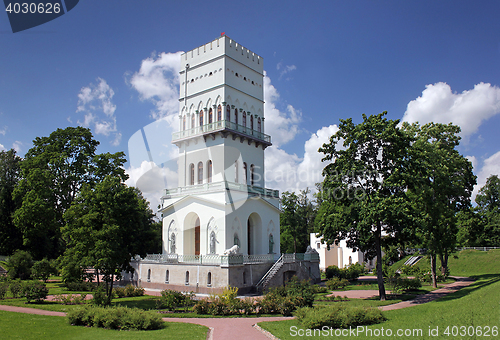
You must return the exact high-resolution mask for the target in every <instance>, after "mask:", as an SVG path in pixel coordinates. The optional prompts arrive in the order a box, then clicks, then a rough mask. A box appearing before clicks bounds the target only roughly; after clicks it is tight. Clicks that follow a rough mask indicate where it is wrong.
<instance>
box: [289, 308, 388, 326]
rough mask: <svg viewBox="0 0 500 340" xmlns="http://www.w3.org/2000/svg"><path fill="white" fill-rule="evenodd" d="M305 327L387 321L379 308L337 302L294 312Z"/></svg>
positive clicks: (360, 324)
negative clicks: (350, 305) (349, 305)
mask: <svg viewBox="0 0 500 340" xmlns="http://www.w3.org/2000/svg"><path fill="white" fill-rule="evenodd" d="M294 314H295V316H296V317H297V320H298V321H299V322H300V324H301V325H302V326H303V327H304V328H308V329H312V328H317V329H321V328H322V327H324V326H327V327H332V328H349V327H357V326H362V325H372V324H376V323H380V322H382V321H385V320H386V319H385V317H384V316H383V314H382V312H381V311H380V310H379V309H378V308H372V307H368V308H367V307H347V306H345V305H340V304H338V305H337V304H335V305H333V306H328V307H315V308H310V307H303V308H299V309H297V311H296V312H295V313H294Z"/></svg>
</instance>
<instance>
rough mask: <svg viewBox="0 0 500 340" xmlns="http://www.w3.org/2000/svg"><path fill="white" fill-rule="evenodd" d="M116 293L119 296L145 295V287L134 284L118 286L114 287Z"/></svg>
mask: <svg viewBox="0 0 500 340" xmlns="http://www.w3.org/2000/svg"><path fill="white" fill-rule="evenodd" d="M114 292H115V295H116V296H117V297H119V298H123V297H134V296H143V295H144V288H139V287H134V286H133V285H130V284H129V285H126V286H125V287H123V288H122V287H118V288H115V289H114Z"/></svg>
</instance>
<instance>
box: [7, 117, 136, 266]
mask: <svg viewBox="0 0 500 340" xmlns="http://www.w3.org/2000/svg"><path fill="white" fill-rule="evenodd" d="M98 144H99V142H98V141H96V140H94V139H93V136H92V133H91V132H90V130H89V129H86V128H83V127H68V128H66V129H57V130H56V131H54V132H52V133H51V134H50V136H49V137H37V138H36V139H35V140H34V141H33V147H32V148H31V149H30V150H28V152H27V153H26V155H25V158H24V160H23V161H22V163H21V170H22V179H21V180H20V181H19V185H18V186H17V187H16V188H15V190H14V197H15V198H16V199H18V200H20V201H21V202H22V204H21V207H20V208H19V209H17V210H16V212H15V214H14V223H15V224H16V226H17V227H18V228H19V230H20V231H21V232H22V235H23V245H24V247H25V248H26V249H27V250H29V251H30V252H31V253H32V255H33V256H34V258H35V259H42V258H44V257H48V258H56V257H57V256H58V255H60V254H61V253H62V252H63V251H64V247H65V245H64V241H63V240H62V238H61V228H62V227H63V225H64V220H63V214H64V212H65V211H66V210H67V209H68V208H69V207H70V205H71V203H72V202H73V200H74V199H75V197H76V196H77V195H78V193H79V192H80V190H81V188H82V186H83V185H90V186H94V185H96V183H98V182H99V181H101V180H102V179H103V178H104V177H105V176H106V175H110V174H111V175H116V176H119V177H120V178H122V179H125V178H126V177H127V175H126V174H125V171H124V169H123V167H122V165H123V164H124V163H125V157H124V154H123V153H122V152H118V153H115V154H109V153H106V154H96V147H97V145H98Z"/></svg>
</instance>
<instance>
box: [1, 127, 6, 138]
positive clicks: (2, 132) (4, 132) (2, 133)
mask: <svg viewBox="0 0 500 340" xmlns="http://www.w3.org/2000/svg"><path fill="white" fill-rule="evenodd" d="M6 133H7V126H4V127H3V128H2V129H0V135H3V136H5V134H6Z"/></svg>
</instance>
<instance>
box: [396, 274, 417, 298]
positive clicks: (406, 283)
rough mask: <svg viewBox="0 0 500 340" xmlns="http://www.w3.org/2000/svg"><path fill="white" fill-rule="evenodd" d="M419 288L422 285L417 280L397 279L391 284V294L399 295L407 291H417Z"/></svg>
mask: <svg viewBox="0 0 500 340" xmlns="http://www.w3.org/2000/svg"><path fill="white" fill-rule="evenodd" d="M420 287H422V283H421V282H420V280H419V279H403V278H399V277H398V278H397V279H396V280H395V281H394V283H393V284H392V292H393V293H396V294H401V293H404V292H406V291H409V290H417V289H419V288H420Z"/></svg>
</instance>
